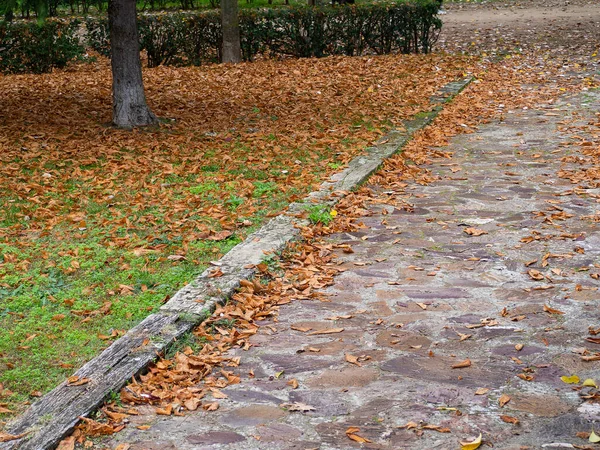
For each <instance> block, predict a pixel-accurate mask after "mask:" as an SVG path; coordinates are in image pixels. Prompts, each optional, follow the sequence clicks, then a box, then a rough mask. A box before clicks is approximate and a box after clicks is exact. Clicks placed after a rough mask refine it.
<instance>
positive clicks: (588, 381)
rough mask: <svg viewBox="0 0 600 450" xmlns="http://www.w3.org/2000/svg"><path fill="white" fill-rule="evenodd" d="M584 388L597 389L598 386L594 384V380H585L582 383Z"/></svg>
mask: <svg viewBox="0 0 600 450" xmlns="http://www.w3.org/2000/svg"><path fill="white" fill-rule="evenodd" d="M583 385H584V386H591V387H595V388H596V389H598V385H597V384H596V382H595V381H594V380H592V379H591V378H588V379H586V380H585V381H584V382H583Z"/></svg>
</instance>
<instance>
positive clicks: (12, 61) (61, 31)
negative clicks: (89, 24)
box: [0, 20, 85, 73]
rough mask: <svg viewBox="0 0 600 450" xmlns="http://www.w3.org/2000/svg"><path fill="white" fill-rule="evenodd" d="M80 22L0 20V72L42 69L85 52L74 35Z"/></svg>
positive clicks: (32, 71) (39, 70) (41, 71)
mask: <svg viewBox="0 0 600 450" xmlns="http://www.w3.org/2000/svg"><path fill="white" fill-rule="evenodd" d="M79 26H80V22H79V21H77V20H75V21H68V22H65V21H47V22H44V23H43V24H38V23H36V22H18V23H6V22H0V72H3V73H44V72H49V71H51V70H52V68H54V67H58V68H62V67H65V66H66V65H67V63H68V62H69V61H71V60H72V59H74V58H77V57H79V56H81V55H82V54H83V53H85V49H84V47H83V46H82V45H81V43H80V42H79V39H78V38H77V30H78V29H79Z"/></svg>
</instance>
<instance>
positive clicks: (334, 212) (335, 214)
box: [329, 209, 337, 217]
mask: <svg viewBox="0 0 600 450" xmlns="http://www.w3.org/2000/svg"><path fill="white" fill-rule="evenodd" d="M329 215H330V216H331V217H335V216H337V211H336V210H335V209H332V210H331V211H329Z"/></svg>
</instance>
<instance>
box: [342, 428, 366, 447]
mask: <svg viewBox="0 0 600 450" xmlns="http://www.w3.org/2000/svg"><path fill="white" fill-rule="evenodd" d="M359 431H360V428H358V427H349V428H348V429H347V430H346V436H347V437H348V439H351V440H353V441H355V442H358V443H360V444H366V443H369V442H371V441H370V440H369V439H367V438H364V437H362V436H359V435H358V434H356V433H358V432H359Z"/></svg>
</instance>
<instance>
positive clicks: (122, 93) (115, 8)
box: [108, 0, 158, 128]
mask: <svg viewBox="0 0 600 450" xmlns="http://www.w3.org/2000/svg"><path fill="white" fill-rule="evenodd" d="M108 20H109V25H110V42H111V65H112V75H113V123H114V124H115V125H116V126H118V127H121V128H133V127H139V126H145V125H153V124H156V123H158V119H157V118H156V116H155V115H154V114H153V113H152V111H150V108H148V105H147V104H146V96H145V94H144V83H143V81H142V63H141V61H140V44H139V41H138V31H137V22H136V20H137V19H136V9H135V0H111V1H110V5H109V8H108Z"/></svg>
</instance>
